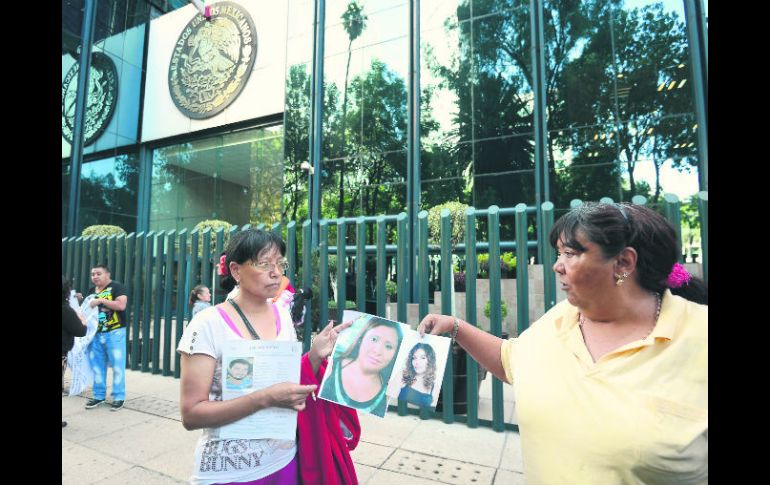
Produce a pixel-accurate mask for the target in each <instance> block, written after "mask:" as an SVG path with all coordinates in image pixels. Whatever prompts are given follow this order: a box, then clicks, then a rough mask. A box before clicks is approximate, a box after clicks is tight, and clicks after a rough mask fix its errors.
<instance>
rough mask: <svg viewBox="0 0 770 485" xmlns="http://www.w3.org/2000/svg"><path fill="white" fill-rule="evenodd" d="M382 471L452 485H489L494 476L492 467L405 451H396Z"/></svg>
mask: <svg viewBox="0 0 770 485" xmlns="http://www.w3.org/2000/svg"><path fill="white" fill-rule="evenodd" d="M382 469H384V470H390V471H394V472H397V473H402V474H406V475H411V476H414V477H419V478H424V479H426V480H435V481H439V482H441V483H451V484H454V485H466V484H470V485H477V484H478V485H482V484H484V485H491V484H492V480H493V479H494V476H495V468H492V467H487V466H482V465H477V464H474V463H466V462H462V461H458V460H451V459H447V458H442V457H437V456H431V455H426V454H423V453H416V452H411V451H406V450H396V451H395V452H394V453H393V455H392V456H391V457H390V458H389V459H388V461H386V462H385V464H384V465H383V466H382Z"/></svg>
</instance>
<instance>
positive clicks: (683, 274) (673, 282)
mask: <svg viewBox="0 0 770 485" xmlns="http://www.w3.org/2000/svg"><path fill="white" fill-rule="evenodd" d="M690 278H692V275H690V273H688V272H687V270H686V269H684V266H682V265H681V264H679V263H674V266H673V268H671V273H669V275H668V279H667V280H666V286H668V287H669V288H679V287H681V286H682V285H686V284H687V283H689V282H690Z"/></svg>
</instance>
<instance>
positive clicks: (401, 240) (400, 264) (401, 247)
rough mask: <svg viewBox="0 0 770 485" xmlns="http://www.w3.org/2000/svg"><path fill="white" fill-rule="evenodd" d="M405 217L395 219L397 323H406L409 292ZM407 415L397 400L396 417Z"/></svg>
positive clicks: (404, 402) (403, 215)
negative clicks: (396, 234) (396, 232)
mask: <svg viewBox="0 0 770 485" xmlns="http://www.w3.org/2000/svg"><path fill="white" fill-rule="evenodd" d="M406 221H407V215H406V213H405V212H402V213H400V214H399V215H398V217H397V218H396V226H397V231H398V236H397V237H398V239H397V246H396V248H397V249H396V251H397V254H396V279H397V280H398V283H397V284H398V289H397V290H396V295H397V298H398V303H397V306H398V310H397V312H396V314H397V316H396V320H398V321H399V322H406V320H407V319H406V300H407V296H406V295H407V293H408V291H409V290H407V286H406V285H407V283H406V271H407V269H406V268H407V262H408V261H407V258H408V257H409V256H408V254H409V253H408V252H407V249H408V248H407V246H406V245H407V236H408V234H407V233H406V224H407V222H406ZM407 414H408V411H407V405H406V401H404V400H403V399H399V400H398V415H399V416H406V415H407Z"/></svg>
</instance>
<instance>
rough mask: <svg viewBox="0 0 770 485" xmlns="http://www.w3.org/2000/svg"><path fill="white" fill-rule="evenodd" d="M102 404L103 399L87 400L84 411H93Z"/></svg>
mask: <svg viewBox="0 0 770 485" xmlns="http://www.w3.org/2000/svg"><path fill="white" fill-rule="evenodd" d="M103 402H104V399H89V400H88V402H87V403H86V409H93V408H95V407H96V406H98V405H100V404H101V403H103Z"/></svg>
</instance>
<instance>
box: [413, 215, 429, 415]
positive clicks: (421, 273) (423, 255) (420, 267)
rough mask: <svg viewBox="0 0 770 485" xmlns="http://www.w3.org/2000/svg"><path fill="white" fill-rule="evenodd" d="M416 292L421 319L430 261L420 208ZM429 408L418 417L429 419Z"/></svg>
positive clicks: (425, 306)
mask: <svg viewBox="0 0 770 485" xmlns="http://www.w3.org/2000/svg"><path fill="white" fill-rule="evenodd" d="M417 236H418V246H417V251H418V255H417V278H416V283H417V292H418V295H419V298H418V299H419V317H418V320H419V321H422V319H423V318H425V315H427V314H428V278H429V276H428V271H429V268H428V267H429V265H430V261H429V260H428V211H425V210H422V211H420V213H419V214H417ZM430 414H431V413H430V410H429V409H428V408H420V419H430Z"/></svg>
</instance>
